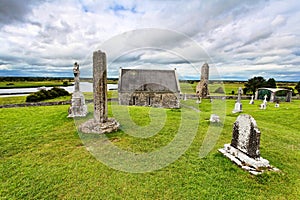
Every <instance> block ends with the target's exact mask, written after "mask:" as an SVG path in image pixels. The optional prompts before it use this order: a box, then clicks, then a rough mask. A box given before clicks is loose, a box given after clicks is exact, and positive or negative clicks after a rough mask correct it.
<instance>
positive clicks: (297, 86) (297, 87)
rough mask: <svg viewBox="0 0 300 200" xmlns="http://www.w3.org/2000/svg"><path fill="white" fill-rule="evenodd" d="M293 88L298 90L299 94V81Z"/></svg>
mask: <svg viewBox="0 0 300 200" xmlns="http://www.w3.org/2000/svg"><path fill="white" fill-rule="evenodd" d="M295 90H297V91H298V94H300V81H299V82H298V83H297V85H296V86H295Z"/></svg>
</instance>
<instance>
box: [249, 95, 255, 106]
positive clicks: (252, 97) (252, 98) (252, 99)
mask: <svg viewBox="0 0 300 200" xmlns="http://www.w3.org/2000/svg"><path fill="white" fill-rule="evenodd" d="M249 104H254V95H252V96H251V100H250V102H249Z"/></svg>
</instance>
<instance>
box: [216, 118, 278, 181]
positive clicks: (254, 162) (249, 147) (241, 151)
mask: <svg viewBox="0 0 300 200" xmlns="http://www.w3.org/2000/svg"><path fill="white" fill-rule="evenodd" d="M259 146H260V131H259V129H258V128H257V125H256V121H255V120H254V118H253V117H251V116H250V115H240V116H238V118H237V120H236V121H235V123H234V125H233V131H232V140H231V144H225V145H224V148H222V149H219V152H221V153H222V154H223V155H224V156H226V157H227V158H229V159H230V160H231V161H233V162H234V163H236V164H237V165H238V166H240V167H241V168H243V169H245V170H247V171H249V172H250V173H251V174H254V175H257V174H261V173H262V172H264V171H266V170H273V171H278V169H277V168H274V167H272V166H271V165H270V164H269V161H268V160H266V159H264V158H262V157H261V156H260V151H259Z"/></svg>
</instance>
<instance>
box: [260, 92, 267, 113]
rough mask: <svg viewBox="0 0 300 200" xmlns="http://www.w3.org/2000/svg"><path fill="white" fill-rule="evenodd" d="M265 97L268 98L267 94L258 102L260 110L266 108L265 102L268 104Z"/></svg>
mask: <svg viewBox="0 0 300 200" xmlns="http://www.w3.org/2000/svg"><path fill="white" fill-rule="evenodd" d="M267 98H268V96H267V95H265V96H264V101H263V103H262V104H260V109H261V110H265V109H266V108H267V104H268V101H267Z"/></svg>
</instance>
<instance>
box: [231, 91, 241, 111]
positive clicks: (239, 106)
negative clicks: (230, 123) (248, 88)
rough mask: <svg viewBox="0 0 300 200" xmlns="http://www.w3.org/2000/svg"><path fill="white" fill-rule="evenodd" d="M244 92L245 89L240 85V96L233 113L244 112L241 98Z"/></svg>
mask: <svg viewBox="0 0 300 200" xmlns="http://www.w3.org/2000/svg"><path fill="white" fill-rule="evenodd" d="M242 94H243V89H242V88H241V87H239V90H238V98H237V101H236V103H235V105H234V109H233V111H232V113H238V112H242V111H243V110H242V103H241V99H242Z"/></svg>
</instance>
